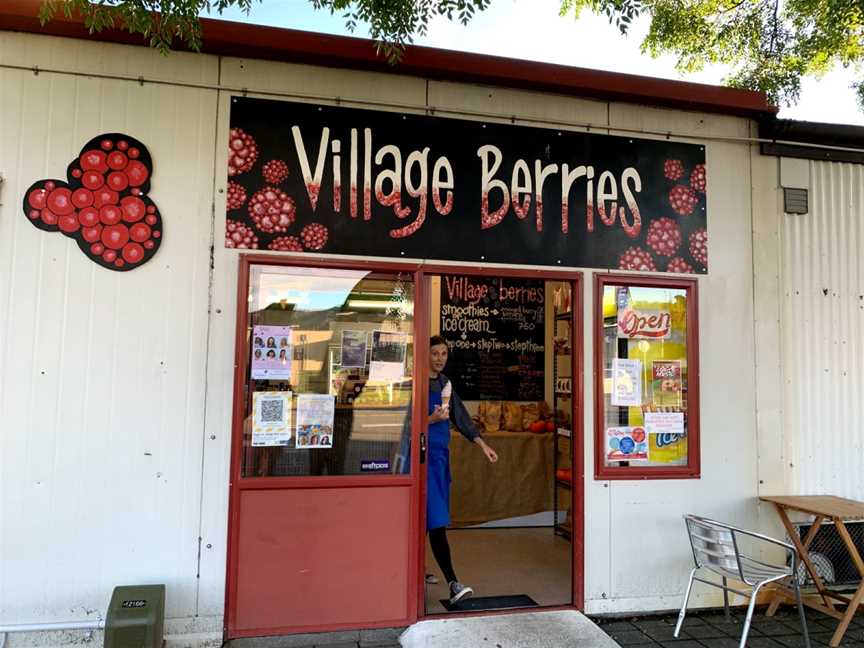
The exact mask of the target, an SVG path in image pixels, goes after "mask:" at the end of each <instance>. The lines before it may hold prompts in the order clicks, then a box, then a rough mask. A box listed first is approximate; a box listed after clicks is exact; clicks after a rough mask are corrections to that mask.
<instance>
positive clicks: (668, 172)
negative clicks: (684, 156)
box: [663, 160, 684, 180]
mask: <svg viewBox="0 0 864 648" xmlns="http://www.w3.org/2000/svg"><path fill="white" fill-rule="evenodd" d="M663 175H664V176H666V179H667V180H678V179H679V178H680V177H681V176H683V175H684V165H683V164H681V160H666V161H665V162H664V163H663Z"/></svg>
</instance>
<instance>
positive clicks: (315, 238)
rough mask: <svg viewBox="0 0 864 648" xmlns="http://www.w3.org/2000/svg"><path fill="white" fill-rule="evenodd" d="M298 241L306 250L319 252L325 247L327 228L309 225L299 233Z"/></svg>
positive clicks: (314, 224) (315, 224) (316, 224)
mask: <svg viewBox="0 0 864 648" xmlns="http://www.w3.org/2000/svg"><path fill="white" fill-rule="evenodd" d="M300 239H301V240H302V241H303V246H304V247H305V248H306V249H307V250H320V249H321V248H323V247H324V246H325V245H327V228H326V227H325V226H324V225H322V224H321V223H309V224H308V225H307V226H306V227H304V228H303V230H302V231H301V232H300Z"/></svg>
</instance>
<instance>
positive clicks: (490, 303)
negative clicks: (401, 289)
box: [439, 275, 546, 401]
mask: <svg viewBox="0 0 864 648" xmlns="http://www.w3.org/2000/svg"><path fill="white" fill-rule="evenodd" d="M544 288H545V287H544V282H543V281H541V280H536V279H513V278H509V277H499V278H495V277H471V276H467V275H460V276H451V277H447V276H445V277H442V278H441V319H440V327H439V330H440V334H441V336H442V337H444V339H446V340H447V341H448V342H449V344H450V358H449V360H448V362H447V366H446V367H445V368H444V373H445V374H446V375H447V377H449V378H450V380H451V381H452V382H453V388H454V389H455V390H456V393H457V394H459V396H460V397H461V398H462V399H463V400H516V401H539V400H543V398H544V383H545V381H544V375H543V374H544V354H545V348H544V343H545V339H546V329H545V326H544V319H543V318H544V301H545V298H546V295H545V290H544Z"/></svg>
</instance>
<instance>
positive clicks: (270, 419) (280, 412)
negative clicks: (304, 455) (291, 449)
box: [252, 391, 291, 448]
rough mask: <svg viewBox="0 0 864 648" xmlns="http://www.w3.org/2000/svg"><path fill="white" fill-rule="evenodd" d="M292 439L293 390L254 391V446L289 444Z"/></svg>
mask: <svg viewBox="0 0 864 648" xmlns="http://www.w3.org/2000/svg"><path fill="white" fill-rule="evenodd" d="M290 440H291V392H290V391H287V392H252V446H253V447H256V448H258V447H267V446H287V445H288V441H290Z"/></svg>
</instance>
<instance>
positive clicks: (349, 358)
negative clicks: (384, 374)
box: [339, 331, 367, 369]
mask: <svg viewBox="0 0 864 648" xmlns="http://www.w3.org/2000/svg"><path fill="white" fill-rule="evenodd" d="M366 337H367V336H366V331H342V352H341V354H340V362H339V366H340V367H342V368H343V369H346V368H349V367H350V368H359V367H365V366H366Z"/></svg>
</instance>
